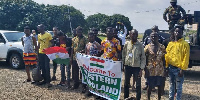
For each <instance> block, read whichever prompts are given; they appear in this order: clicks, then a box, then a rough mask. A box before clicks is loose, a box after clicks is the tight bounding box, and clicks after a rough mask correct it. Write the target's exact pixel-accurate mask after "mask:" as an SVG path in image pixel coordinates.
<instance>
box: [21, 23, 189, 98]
mask: <svg viewBox="0 0 200 100" xmlns="http://www.w3.org/2000/svg"><path fill="white" fill-rule="evenodd" d="M37 29H38V32H40V34H38V43H37V42H36V38H35V37H34V36H33V35H31V32H30V28H29V27H28V26H26V27H24V33H25V35H24V36H23V37H22V38H21V40H22V44H23V46H24V55H23V57H24V63H25V66H26V72H27V76H28V78H27V80H25V82H31V77H30V72H29V67H30V66H34V65H36V64H37V61H38V62H39V66H40V68H41V70H42V76H43V78H44V80H43V81H42V82H37V84H38V85H43V84H46V85H47V87H52V84H50V82H51V81H54V80H56V69H57V64H56V63H55V62H53V76H52V78H51V76H50V65H49V63H50V60H49V58H48V56H47V55H46V54H44V52H43V50H44V49H45V48H49V47H52V46H59V47H63V48H66V50H67V51H68V53H69V55H70V57H71V58H70V64H69V65H64V64H61V65H60V69H61V81H60V83H59V84H58V85H60V86H67V87H68V88H71V89H77V88H79V85H80V82H79V80H80V79H81V75H80V72H79V66H78V64H77V61H76V53H84V54H86V55H91V56H97V57H103V58H106V59H110V60H113V61H122V62H123V66H122V70H123V71H124V74H125V81H124V98H125V99H126V98H129V87H130V78H131V76H132V75H133V77H134V80H135V82H136V98H137V100H140V99H141V77H142V73H143V71H144V72H145V78H146V83H147V84H146V85H147V96H148V100H150V95H151V91H152V89H154V87H156V86H157V87H158V99H159V100H160V99H161V95H163V94H164V84H165V77H166V76H167V74H168V75H169V80H170V90H169V99H170V100H174V96H175V94H176V98H177V100H181V94H182V84H183V81H184V75H183V73H184V70H186V69H187V68H188V63H189V50H190V48H189V44H188V43H187V42H185V41H184V40H183V38H182V35H183V29H182V28H180V27H177V28H174V29H172V30H171V31H170V33H171V37H170V38H169V39H166V40H163V44H164V45H163V44H162V43H159V37H160V36H159V31H158V27H157V26H154V27H153V28H152V33H151V34H150V35H149V38H150V39H149V40H148V41H149V42H148V44H147V45H145V46H144V45H143V44H142V43H141V42H139V41H138V31H137V30H136V29H133V30H131V31H129V39H127V40H126V42H125V43H124V44H122V40H121V39H120V38H119V37H118V32H119V30H118V29H116V28H112V27H107V28H106V38H105V39H104V40H101V39H100V38H98V37H97V34H98V30H97V29H96V28H93V29H92V30H91V31H90V32H88V37H87V38H86V37H85V36H84V35H83V28H82V27H80V26H78V27H77V28H76V29H75V30H73V35H74V37H73V38H72V39H71V38H69V37H67V36H66V35H65V34H64V33H63V32H62V31H60V30H59V29H58V27H53V33H54V36H53V37H52V36H51V34H50V33H48V32H46V31H45V26H44V25H43V24H40V25H38V26H37ZM122 47H123V48H122ZM36 60H37V61H36ZM71 66H72V79H71V76H70V75H71ZM65 70H67V79H66V75H65V72H66V71H65ZM71 80H73V85H72V86H70V81H71ZM175 84H176V89H175ZM82 93H86V96H91V95H92V94H91V93H90V92H89V91H88V88H87V85H84V84H83V85H82ZM97 98H100V97H98V96H97Z"/></svg>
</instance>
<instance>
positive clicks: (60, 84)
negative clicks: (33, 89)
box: [57, 82, 65, 86]
mask: <svg viewBox="0 0 200 100" xmlns="http://www.w3.org/2000/svg"><path fill="white" fill-rule="evenodd" d="M57 85H58V86H65V82H60V83H59V84H57Z"/></svg>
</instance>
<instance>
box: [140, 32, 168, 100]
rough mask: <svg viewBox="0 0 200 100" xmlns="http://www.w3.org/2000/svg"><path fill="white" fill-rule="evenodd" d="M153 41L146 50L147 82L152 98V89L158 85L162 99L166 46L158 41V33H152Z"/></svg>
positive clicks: (159, 96)
mask: <svg viewBox="0 0 200 100" xmlns="http://www.w3.org/2000/svg"><path fill="white" fill-rule="evenodd" d="M150 38H151V43H150V44H148V45H147V46H146V47H145V49H144V51H145V54H146V59H147V64H146V68H147V72H148V73H147V74H148V75H147V82H148V89H147V95H148V100H150V95H151V90H152V88H153V87H155V86H158V100H160V99H161V93H162V88H161V87H162V84H163V76H164V63H163V61H164V55H165V46H163V45H162V44H160V43H159V42H158V33H156V32H153V33H151V34H150Z"/></svg>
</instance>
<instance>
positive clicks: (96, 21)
mask: <svg viewBox="0 0 200 100" xmlns="http://www.w3.org/2000/svg"><path fill="white" fill-rule="evenodd" d="M69 15H70V18H69ZM69 19H70V21H71V26H72V29H75V28H76V27H78V26H81V27H83V28H84V33H85V34H87V32H88V30H89V29H90V28H93V27H95V28H98V29H99V30H102V32H105V29H106V28H107V27H115V26H116V23H117V22H119V21H120V22H122V23H124V25H125V26H126V27H127V29H128V30H131V29H132V26H131V22H130V21H129V18H128V17H125V16H124V15H120V14H114V15H112V16H107V15H105V14H100V13H98V14H94V15H90V16H89V17H88V18H87V19H84V14H82V12H80V11H79V10H77V9H75V8H74V7H72V6H68V5H60V6H57V5H44V4H41V5H40V4H38V3H36V2H34V1H32V0H1V1H0V29H1V30H18V31H23V27H24V26H27V25H28V26H30V27H31V29H35V30H37V28H36V26H37V25H39V24H44V25H45V26H46V30H49V31H51V30H52V28H53V27H54V26H57V27H59V29H60V30H62V31H63V32H64V33H68V34H69V33H71V29H70V21H69Z"/></svg>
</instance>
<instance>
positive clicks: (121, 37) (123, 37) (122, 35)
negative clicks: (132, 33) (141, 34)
mask: <svg viewBox="0 0 200 100" xmlns="http://www.w3.org/2000/svg"><path fill="white" fill-rule="evenodd" d="M126 34H127V29H126V26H124V33H123V32H120V31H119V32H118V34H117V35H118V37H119V38H120V39H122V45H124V44H125V42H126Z"/></svg>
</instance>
